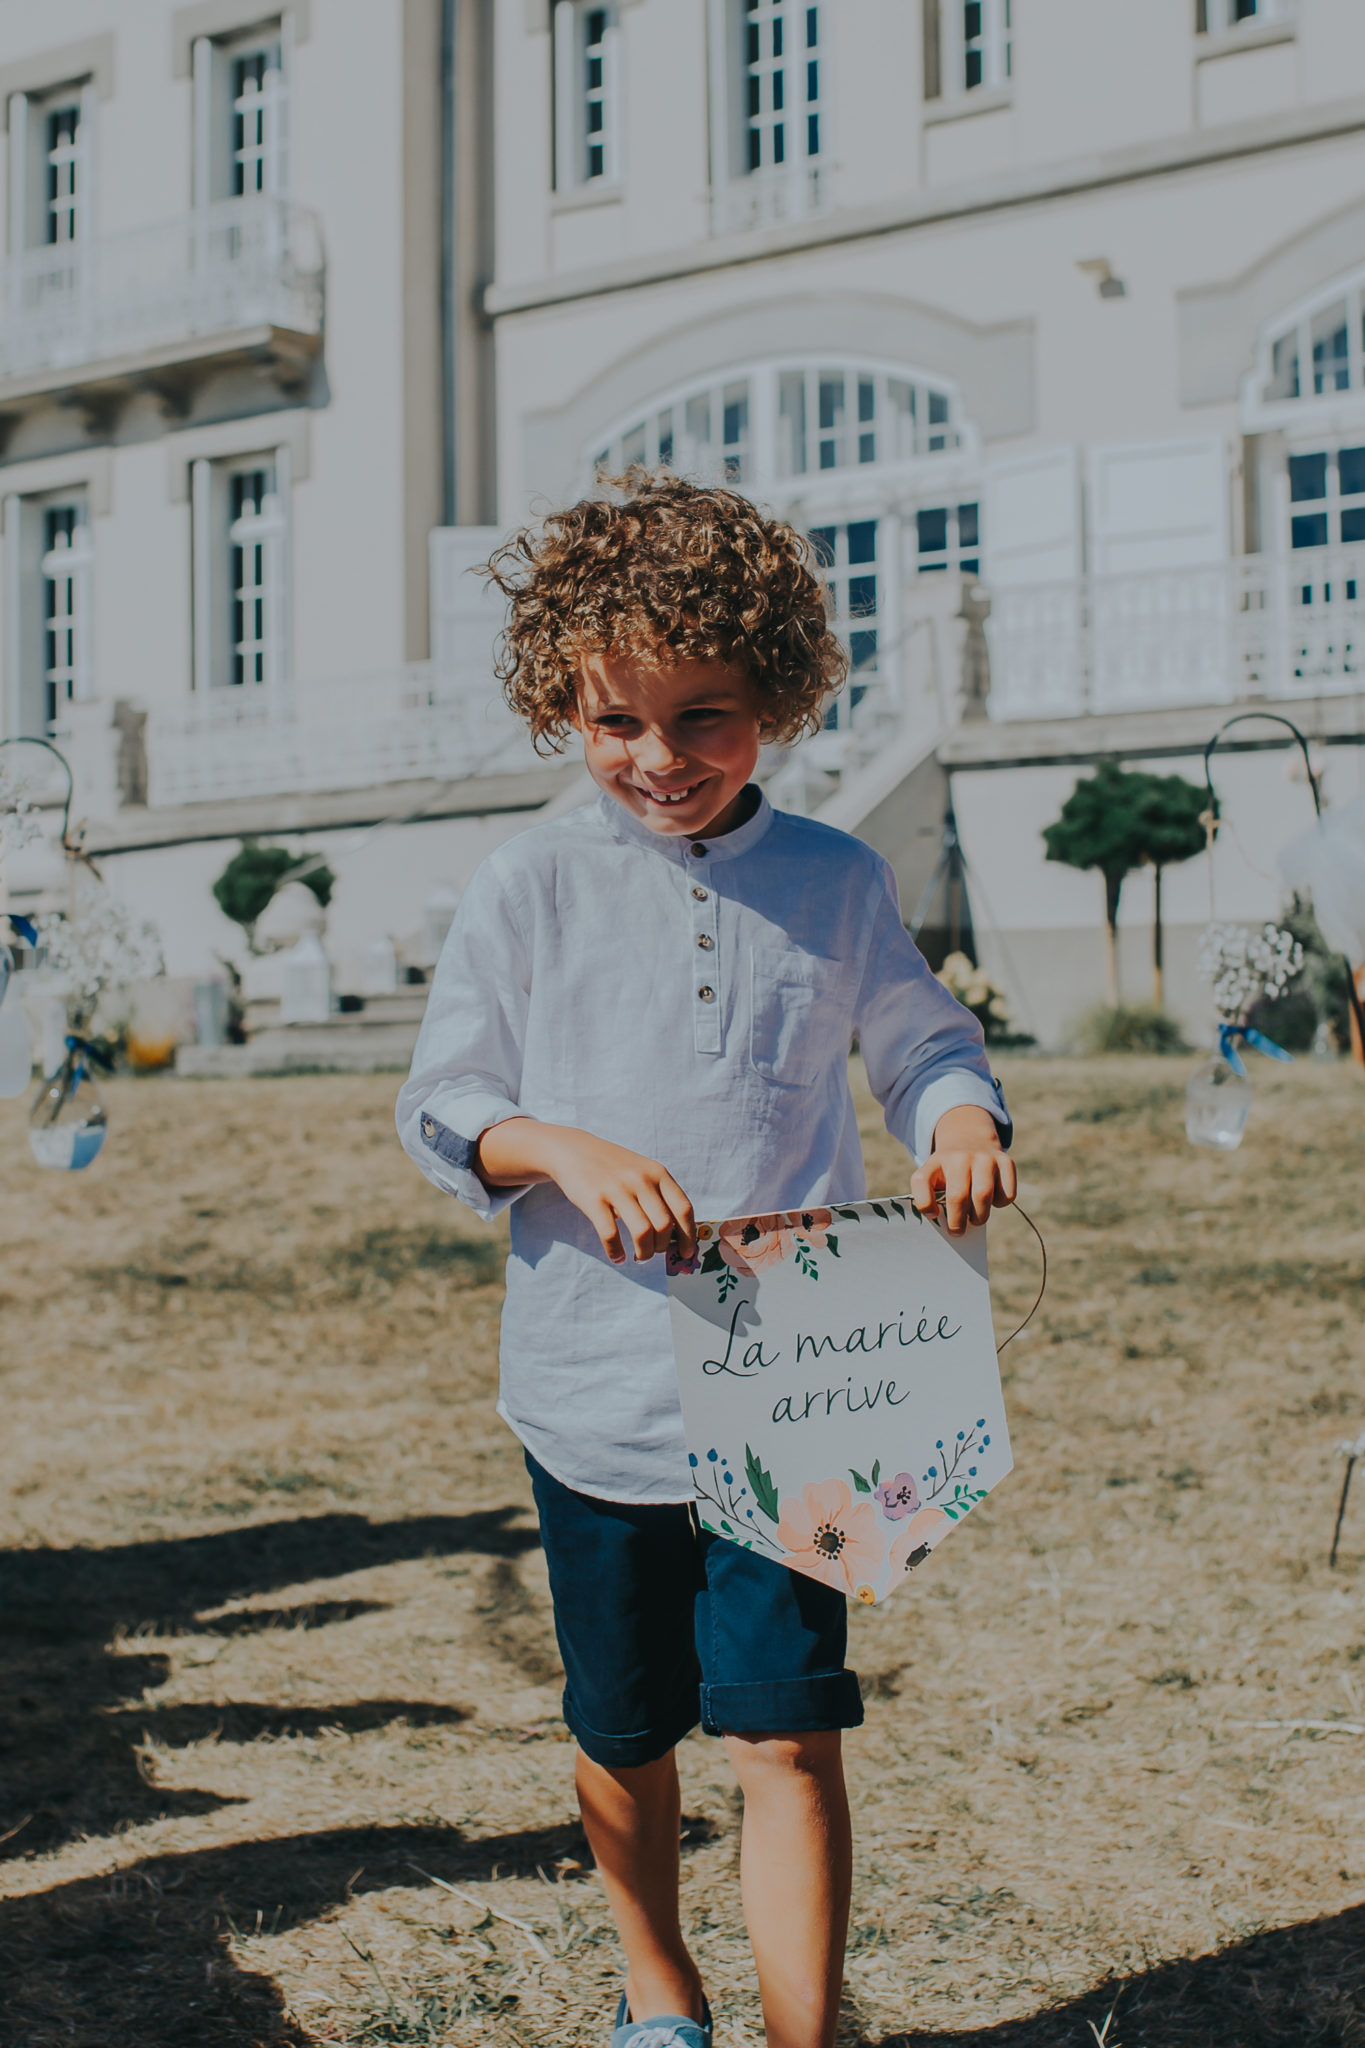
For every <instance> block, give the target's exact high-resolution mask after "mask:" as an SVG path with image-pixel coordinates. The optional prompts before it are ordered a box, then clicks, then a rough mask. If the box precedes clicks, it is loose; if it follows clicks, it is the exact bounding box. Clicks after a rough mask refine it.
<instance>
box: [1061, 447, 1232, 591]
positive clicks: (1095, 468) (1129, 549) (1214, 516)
mask: <svg viewBox="0 0 1365 2048" xmlns="http://www.w3.org/2000/svg"><path fill="white" fill-rule="evenodd" d="M1087 468H1088V472H1089V474H1088V485H1089V489H1088V498H1089V521H1090V535H1089V539H1090V568H1091V572H1092V574H1094V575H1095V576H1125V575H1127V576H1132V575H1142V574H1144V573H1146V572H1148V571H1155V570H1161V569H1194V568H1201V567H1203V566H1205V565H1206V564H1208V563H1210V562H1222V561H1225V560H1226V559H1227V554H1228V456H1227V447H1226V444H1225V443H1224V440H1223V437H1222V435H1221V434H1190V435H1182V436H1181V437H1180V438H1179V439H1178V440H1170V441H1115V442H1110V443H1109V444H1108V445H1107V446H1098V447H1092V448H1091V449H1090V451H1089V456H1088V460H1087Z"/></svg>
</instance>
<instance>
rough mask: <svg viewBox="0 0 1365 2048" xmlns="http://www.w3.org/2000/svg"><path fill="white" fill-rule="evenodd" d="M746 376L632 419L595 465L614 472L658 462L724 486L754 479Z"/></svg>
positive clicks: (713, 385)
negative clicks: (641, 464)
mask: <svg viewBox="0 0 1365 2048" xmlns="http://www.w3.org/2000/svg"><path fill="white" fill-rule="evenodd" d="M750 404H751V387H750V383H749V380H748V378H747V377H745V378H735V379H730V380H726V381H725V382H722V383H719V384H712V385H708V386H707V387H705V388H704V389H703V390H700V391H690V392H687V393H685V394H683V395H682V396H681V397H680V398H678V399H676V400H675V401H674V402H673V403H672V404H670V405H664V406H659V407H658V408H656V409H655V410H653V411H651V412H650V413H648V414H647V415H646V416H645V418H644V419H642V420H637V421H635V422H634V423H633V424H632V425H630V426H628V427H627V428H626V429H625V431H624V432H623V433H621V434H618V435H617V436H615V438H614V439H613V440H612V441H611V442H610V443H609V444H608V445H607V447H605V448H603V449H601V450H599V452H598V454H597V456H596V458H595V467H596V468H597V469H599V470H605V471H608V472H614V471H619V470H624V469H629V468H630V467H631V465H632V464H633V463H644V464H645V465H646V467H647V468H650V469H654V468H655V467H657V466H658V465H659V464H663V465H664V466H665V467H667V468H669V469H673V470H676V471H677V473H678V475H679V476H697V477H714V478H715V479H716V481H717V482H719V483H725V484H748V483H752V482H753V480H754V462H753V446H752V438H751V431H750Z"/></svg>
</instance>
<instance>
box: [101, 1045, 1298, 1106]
mask: <svg viewBox="0 0 1365 2048" xmlns="http://www.w3.org/2000/svg"><path fill="white" fill-rule="evenodd" d="M66 1049H67V1051H68V1052H74V1053H75V1055H76V1064H75V1078H76V1086H77V1087H79V1086H80V1084H81V1082H82V1081H83V1080H84V1079H85V1077H86V1075H87V1074H88V1073H89V1071H90V1067H91V1065H93V1066H96V1067H100V1068H102V1069H103V1071H104V1072H105V1073H106V1074H112V1073H113V1071H114V1062H113V1060H112V1059H111V1058H110V1057H109V1054H108V1053H107V1052H106V1051H105V1049H104V1047H103V1046H102V1045H95V1044H94V1043H92V1041H91V1040H90V1039H88V1038H68V1039H67V1041H66ZM1284 1057H1285V1058H1286V1059H1287V1058H1288V1057H1289V1055H1288V1054H1287V1053H1286V1054H1285V1055H1284ZM71 1092H72V1094H73V1095H74V1094H75V1092H76V1091H75V1089H74V1088H73V1089H72V1091H71Z"/></svg>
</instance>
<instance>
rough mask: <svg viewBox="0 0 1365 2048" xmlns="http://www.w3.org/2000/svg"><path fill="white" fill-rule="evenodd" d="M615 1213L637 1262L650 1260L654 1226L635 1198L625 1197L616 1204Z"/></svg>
mask: <svg viewBox="0 0 1365 2048" xmlns="http://www.w3.org/2000/svg"><path fill="white" fill-rule="evenodd" d="M616 1213H617V1215H618V1216H619V1217H620V1219H621V1223H622V1227H623V1228H624V1230H625V1232H626V1235H627V1237H629V1239H630V1243H631V1249H632V1251H633V1252H634V1253H635V1257H636V1260H637V1262H642V1261H644V1260H645V1259H652V1258H653V1256H654V1225H653V1224H652V1223H651V1221H650V1219H649V1217H648V1216H646V1214H645V1212H644V1210H643V1209H642V1208H641V1206H640V1204H639V1202H638V1201H637V1200H636V1199H635V1196H634V1195H627V1196H626V1197H625V1199H624V1200H623V1201H620V1202H618V1203H617V1205H616Z"/></svg>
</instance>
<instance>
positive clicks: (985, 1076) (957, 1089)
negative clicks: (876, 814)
mask: <svg viewBox="0 0 1365 2048" xmlns="http://www.w3.org/2000/svg"><path fill="white" fill-rule="evenodd" d="M874 888H875V889H876V890H877V892H878V893H877V895H876V899H875V907H874V910H873V915H872V919H871V925H870V931H869V937H868V944H867V952H866V958H865V962H864V967H863V977H862V985H861V987H860V989H859V993H858V1009H857V1017H856V1028H857V1032H858V1040H859V1044H860V1046H861V1048H862V1054H863V1062H864V1064H865V1066H866V1068H867V1078H868V1081H869V1082H870V1084H871V1087H872V1092H873V1094H874V1095H875V1096H876V1098H877V1100H878V1102H880V1103H881V1105H882V1110H883V1112H884V1114H885V1117H886V1128H887V1129H888V1131H890V1133H891V1135H892V1137H893V1138H899V1139H900V1141H901V1143H902V1144H903V1145H905V1146H906V1147H907V1148H908V1149H909V1150H910V1151H911V1152H913V1153H914V1155H915V1157H916V1159H921V1160H922V1159H927V1158H928V1156H929V1153H930V1151H931V1150H932V1149H933V1142H934V1126H935V1125H936V1124H937V1122H938V1120H939V1118H940V1117H941V1116H943V1115H944V1114H945V1113H946V1112H947V1111H948V1110H950V1109H960V1108H962V1107H963V1106H964V1105H966V1104H971V1105H974V1106H975V1107H976V1108H979V1109H984V1110H988V1111H989V1112H990V1114H991V1115H992V1116H993V1117H994V1118H995V1121H996V1123H997V1124H998V1125H999V1127H1000V1133H1001V1139H1002V1142H1003V1143H1004V1144H1006V1145H1008V1144H1009V1142H1010V1139H1011V1137H1012V1136H1013V1130H1012V1127H1011V1124H1010V1119H1009V1113H1008V1111H1007V1110H1006V1108H1005V1100H1004V1096H1003V1095H1002V1094H1001V1092H1000V1087H999V1083H998V1082H997V1081H996V1080H995V1079H994V1077H993V1076H992V1074H991V1070H990V1063H989V1061H988V1060H987V1058H986V1046H985V1038H984V1036H983V1034H982V1030H981V1026H980V1024H979V1023H978V1022H977V1020H976V1018H975V1017H974V1016H973V1015H972V1013H971V1011H970V1010H966V1009H964V1008H963V1006H962V1004H961V1003H959V1002H958V1001H957V1000H956V998H955V997H953V996H951V995H950V994H949V993H948V991H947V989H946V988H945V987H944V986H943V984H942V982H941V981H939V980H938V979H937V978H936V977H935V976H934V975H933V974H931V973H930V971H929V968H928V965H927V963H926V961H925V959H924V955H923V954H922V953H921V952H920V950H919V947H918V946H917V945H916V944H915V942H914V940H913V939H912V938H911V936H910V934H909V932H907V931H906V929H905V926H904V924H903V923H902V922H901V913H900V904H899V901H898V899H897V894H896V879H895V876H894V874H893V873H892V871H891V868H890V867H889V865H888V864H887V863H885V862H882V863H880V872H879V875H878V878H877V880H876V882H875V883H874Z"/></svg>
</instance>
